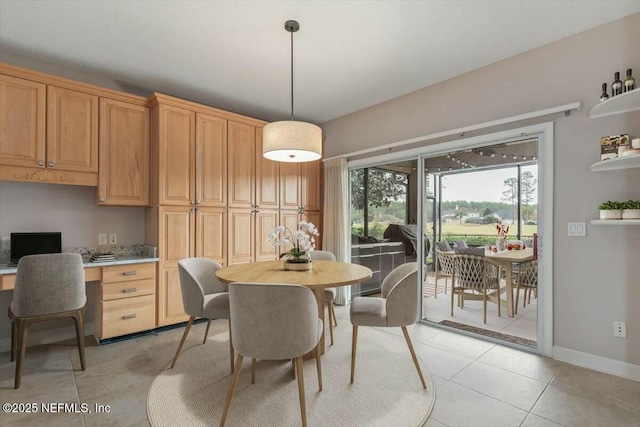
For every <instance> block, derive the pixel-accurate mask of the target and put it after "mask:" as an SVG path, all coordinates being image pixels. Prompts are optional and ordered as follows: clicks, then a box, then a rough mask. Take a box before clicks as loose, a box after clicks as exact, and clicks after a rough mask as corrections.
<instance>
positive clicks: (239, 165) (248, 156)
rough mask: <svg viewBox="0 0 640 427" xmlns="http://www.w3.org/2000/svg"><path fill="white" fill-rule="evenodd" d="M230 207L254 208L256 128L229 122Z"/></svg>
mask: <svg viewBox="0 0 640 427" xmlns="http://www.w3.org/2000/svg"><path fill="white" fill-rule="evenodd" d="M228 127H229V130H228V134H229V155H228V167H229V171H228V185H229V193H228V197H229V207H238V208H241V207H246V208H251V207H254V204H255V203H254V202H255V188H254V187H255V166H254V160H255V159H254V158H255V149H256V147H255V128H254V127H253V126H249V125H245V124H242V123H236V122H231V121H230V122H228Z"/></svg>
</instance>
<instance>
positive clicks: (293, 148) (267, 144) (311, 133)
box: [262, 21, 322, 162]
mask: <svg viewBox="0 0 640 427" xmlns="http://www.w3.org/2000/svg"><path fill="white" fill-rule="evenodd" d="M284 29H285V30H287V31H288V32H289V33H291V120H288V121H281V122H273V123H269V124H267V125H266V126H265V127H264V128H263V131H262V155H263V156H264V157H265V158H267V159H269V160H275V161H278V162H310V161H313V160H318V159H319V158H321V157H322V130H321V129H320V128H319V127H318V126H316V125H314V124H311V123H305V122H298V121H294V120H293V33H295V32H296V31H298V30H299V29H300V24H298V22H297V21H287V22H285V24H284Z"/></svg>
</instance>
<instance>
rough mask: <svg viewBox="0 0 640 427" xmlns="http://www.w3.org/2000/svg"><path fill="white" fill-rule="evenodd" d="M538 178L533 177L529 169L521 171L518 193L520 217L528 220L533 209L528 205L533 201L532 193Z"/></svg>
mask: <svg viewBox="0 0 640 427" xmlns="http://www.w3.org/2000/svg"><path fill="white" fill-rule="evenodd" d="M537 183H538V180H536V179H535V178H534V177H533V174H532V173H531V172H529V171H526V172H523V173H522V175H521V177H520V188H521V190H520V195H521V197H522V205H523V206H522V217H523V219H524V220H525V222H526V221H529V219H531V217H532V216H533V214H534V212H533V209H531V208H530V207H529V205H530V204H531V203H532V202H533V201H534V193H535V192H536V189H537V185H536V184H537Z"/></svg>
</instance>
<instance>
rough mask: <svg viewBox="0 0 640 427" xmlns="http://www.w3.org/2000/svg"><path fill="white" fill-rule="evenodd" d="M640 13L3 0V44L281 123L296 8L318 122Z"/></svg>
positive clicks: (482, 6) (446, 4)
mask: <svg viewBox="0 0 640 427" xmlns="http://www.w3.org/2000/svg"><path fill="white" fill-rule="evenodd" d="M638 11H640V1H638V0H629V1H627V0H619V1H526V0H511V1H499V0H495V1H493V0H479V1H413V2H401V1H342V2H337V1H331V2H330V1H304V2H303V1H277V2H276V1H209V2H206V1H146V0H137V1H121V0H102V1H86V2H71V1H61V0H50V1H22V0H20V1H13V0H1V1H0V55H1V54H2V53H6V54H12V55H21V56H25V57H33V58H37V59H38V60H39V61H43V62H48V63H53V64H56V65H59V66H64V67H67V68H71V69H73V70H78V71H83V72H86V73H92V74H94V75H99V76H103V77H106V78H109V79H111V80H113V81H115V82H118V83H119V84H120V85H121V87H123V88H125V89H128V90H130V91H133V92H137V93H141V94H148V93H150V92H152V91H158V92H163V93H167V94H170V95H174V96H178V97H181V98H185V99H189V100H193V101H196V102H201V103H205V104H209V105H213V106H216V107H219V108H223V109H227V110H230V111H235V112H239V113H241V114H246V115H250V116H253V117H258V118H262V119H265V120H269V121H273V120H282V119H288V118H289V115H290V46H289V43H290V38H289V37H290V36H289V33H287V32H286V31H285V30H284V22H285V21H286V20H288V19H296V20H298V21H299V22H300V26H301V28H300V31H299V32H297V33H296V34H295V36H294V48H295V52H294V67H295V69H294V73H295V74H294V78H295V81H294V86H295V87H294V90H295V113H296V114H295V115H296V118H297V119H300V120H306V121H311V122H315V123H318V124H321V123H324V122H327V121H329V120H332V119H334V118H337V117H341V116H344V115H346V114H349V113H352V112H355V111H358V110H361V109H364V108H367V107H369V106H372V105H375V104H378V103H380V102H383V101H386V100H389V99H392V98H396V97H398V96H401V95H404V94H406V93H409V92H412V91H415V90H418V89H421V88H423V87H426V86H429V85H432V84H435V83H437V82H440V81H443V80H447V79H450V78H452V77H455V76H456V75H460V74H463V73H465V72H468V71H471V70H474V69H477V68H480V67H483V66H485V65H488V64H491V63H494V62H496V61H499V60H501V59H504V58H507V57H510V56H513V55H516V54H518V53H521V52H525V51H527V50H530V49H533V48H536V47H538V46H542V45H544V44H547V43H550V42H553V41H555V40H559V39H561V38H564V37H566V36H569V35H571V34H575V33H577V32H580V31H584V30H586V29H589V28H592V27H595V26H598V25H601V24H604V23H606V22H610V21H613V20H615V19H618V18H621V17H624V16H627V15H630V14H632V13H636V12H638ZM0 58H1V56H0ZM564 77H566V76H564ZM564 77H563V76H559V78H564Z"/></svg>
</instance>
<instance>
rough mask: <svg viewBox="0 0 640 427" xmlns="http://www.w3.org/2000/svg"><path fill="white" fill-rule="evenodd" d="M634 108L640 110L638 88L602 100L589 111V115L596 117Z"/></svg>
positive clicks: (629, 110)
mask: <svg viewBox="0 0 640 427" xmlns="http://www.w3.org/2000/svg"><path fill="white" fill-rule="evenodd" d="M636 110H640V88H638V89H634V90H632V91H629V92H625V93H623V94H621V95H616V96H614V97H612V98H609V99H607V100H606V101H602V102H601V103H599V104H598V105H596V106H595V107H593V108H592V109H591V111H589V117H591V118H592V119H596V118H598V117H607V116H613V115H614V114H621V113H629V112H631V111H636Z"/></svg>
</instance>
